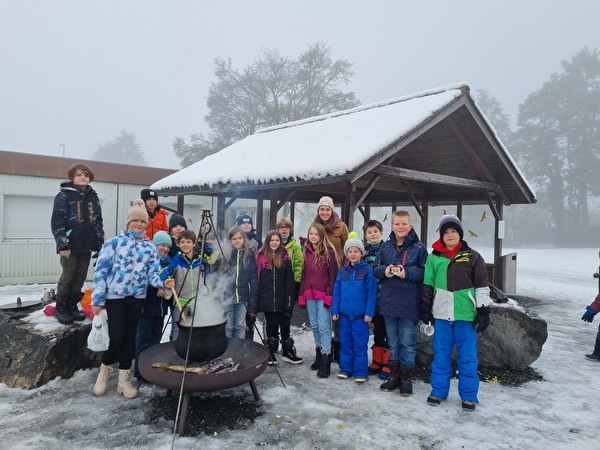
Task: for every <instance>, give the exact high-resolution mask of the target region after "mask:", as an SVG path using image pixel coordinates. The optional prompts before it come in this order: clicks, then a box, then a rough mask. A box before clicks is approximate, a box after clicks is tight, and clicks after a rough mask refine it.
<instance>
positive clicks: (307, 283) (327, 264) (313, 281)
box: [298, 223, 339, 378]
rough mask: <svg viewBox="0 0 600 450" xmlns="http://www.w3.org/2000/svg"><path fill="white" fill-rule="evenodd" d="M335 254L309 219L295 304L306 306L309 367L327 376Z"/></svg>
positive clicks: (336, 265)
mask: <svg viewBox="0 0 600 450" xmlns="http://www.w3.org/2000/svg"><path fill="white" fill-rule="evenodd" d="M337 261H338V257H337V254H336V252H335V249H334V248H333V246H332V245H331V243H330V242H329V239H327V232H326V231H325V227H324V226H323V225H321V224H318V223H313V224H312V225H311V226H310V227H309V229H308V242H307V243H306V244H305V246H304V265H303V267H302V278H301V281H300V295H299V296H298V305H299V306H300V308H307V309H308V319H309V321H310V327H311V328H312V331H313V336H314V339H315V347H316V352H317V354H316V358H315V362H314V363H312V365H311V366H310V368H311V369H312V370H318V372H317V375H318V376H319V377H321V378H327V377H328V376H329V374H330V372H331V310H330V308H331V300H332V297H333V285H334V283H335V278H336V276H337V272H338V268H339V267H338V263H337Z"/></svg>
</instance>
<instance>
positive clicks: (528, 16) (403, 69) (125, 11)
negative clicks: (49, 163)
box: [0, 0, 600, 168]
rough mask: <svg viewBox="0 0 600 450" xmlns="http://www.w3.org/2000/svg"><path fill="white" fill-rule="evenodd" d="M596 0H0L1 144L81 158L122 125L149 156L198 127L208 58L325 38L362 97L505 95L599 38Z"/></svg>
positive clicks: (237, 58)
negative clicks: (458, 89) (434, 91)
mask: <svg viewBox="0 0 600 450" xmlns="http://www.w3.org/2000/svg"><path fill="white" fill-rule="evenodd" d="M598 17H600V2H598V1H596V0H573V1H571V2H566V1H564V0H528V1H522V0H520V1H517V0H504V1H492V0H490V1H485V2H482V1H480V0H472V1H464V0H455V1H452V2H446V1H441V0H439V1H419V2H408V1H400V0H386V1H374V2H365V1H364V0H327V1H323V0H286V1H275V0H260V1H254V2H249V1H247V0H236V1H225V0H224V1H199V0H163V1H158V0H97V1H81V0H52V1H48V0H0V150H10V151H21V152H28V153H36V154H45V155H53V156H61V155H62V152H63V147H62V146H61V144H64V145H65V156H67V157H71V158H77V157H81V158H84V159H85V158H90V157H91V155H92V154H93V153H94V152H95V151H96V150H97V148H98V146H99V145H100V144H104V143H105V142H107V141H111V140H113V139H114V138H115V137H116V136H117V135H118V134H119V133H120V131H121V130H123V129H125V130H127V132H129V133H133V134H134V135H135V136H136V138H137V142H138V143H139V144H140V147H141V149H142V151H143V152H144V153H145V156H146V160H147V161H148V163H149V165H151V166H155V167H166V168H179V160H178V159H177V158H176V157H175V156H174V155H173V152H172V141H173V138H174V137H175V136H179V137H183V138H185V139H186V140H188V139H189V136H190V135H191V134H193V133H197V132H199V131H202V132H204V133H206V132H207V131H208V127H207V125H206V123H205V121H204V116H205V115H206V114H207V113H208V110H207V108H206V96H207V95H208V86H209V83H210V82H211V81H214V80H215V78H214V75H213V69H214V63H213V61H214V58H216V57H222V58H229V57H230V58H232V60H233V64H234V67H235V68H237V69H240V70H241V69H243V67H245V66H246V65H247V64H249V63H250V62H252V60H253V59H254V58H256V57H258V56H260V54H261V51H262V49H265V48H277V49H279V51H280V53H281V54H282V55H283V56H289V57H290V58H297V57H298V56H299V55H300V54H301V53H302V52H304V51H306V50H307V49H308V46H309V45H310V44H313V43H315V42H317V41H325V42H327V43H328V44H329V46H330V47H331V49H332V56H333V58H334V59H347V60H348V61H350V62H351V63H353V64H354V65H353V70H354V72H355V75H354V77H353V79H352V83H351V84H350V85H348V86H345V87H343V88H342V89H343V90H346V91H354V92H355V93H356V95H357V97H358V98H359V99H360V101H361V102H362V103H363V104H366V103H373V102H378V101H383V100H387V99H390V98H394V97H400V96H404V95H408V94H411V93H415V92H419V91H422V90H426V89H430V88H434V87H438V86H443V85H447V84H451V83H456V82H466V83H467V84H469V86H470V87H471V89H472V90H473V91H475V90H476V89H486V90H488V91H489V93H490V94H491V95H493V96H495V97H496V98H497V99H498V100H499V101H500V103H501V104H502V106H503V108H504V110H505V112H506V113H508V114H509V115H510V116H511V119H512V121H513V123H514V122H515V121H516V116H517V112H518V105H519V103H522V102H523V101H524V100H525V99H526V98H527V95H529V94H530V93H531V92H533V91H535V90H539V89H540V88H541V87H542V84H543V83H544V82H546V81H547V80H548V79H549V77H550V74H551V73H553V72H560V71H561V66H560V61H561V60H565V59H566V60H570V59H571V57H572V56H573V55H574V54H575V53H576V52H578V51H579V50H581V49H582V48H583V47H584V46H588V47H589V48H590V49H595V48H600V32H599V31H598V24H597V21H598Z"/></svg>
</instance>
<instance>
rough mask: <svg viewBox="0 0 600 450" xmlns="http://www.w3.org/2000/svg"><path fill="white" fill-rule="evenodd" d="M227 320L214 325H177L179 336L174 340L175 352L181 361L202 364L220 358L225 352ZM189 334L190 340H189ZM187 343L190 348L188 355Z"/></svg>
mask: <svg viewBox="0 0 600 450" xmlns="http://www.w3.org/2000/svg"><path fill="white" fill-rule="evenodd" d="M226 323H227V320H225V321H224V322H221V323H217V324H215V325H208V326H199V325H194V326H191V327H190V326H188V325H183V324H181V323H178V324H177V326H178V327H179V334H178V335H177V339H176V340H175V352H176V353H177V356H179V357H180V358H181V359H184V360H185V359H186V355H187V360H188V361H193V362H203V361H210V360H211V359H215V358H216V357H217V356H221V355H222V354H223V353H225V350H227V344H228V339H227V335H226V334H225V324H226ZM190 334H191V340H190ZM188 343H189V346H190V349H189V353H188Z"/></svg>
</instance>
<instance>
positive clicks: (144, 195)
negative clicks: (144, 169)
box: [140, 189, 158, 202]
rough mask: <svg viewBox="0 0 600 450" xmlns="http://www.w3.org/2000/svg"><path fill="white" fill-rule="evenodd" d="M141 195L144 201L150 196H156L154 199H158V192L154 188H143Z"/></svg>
mask: <svg viewBox="0 0 600 450" xmlns="http://www.w3.org/2000/svg"><path fill="white" fill-rule="evenodd" d="M140 197H142V200H144V202H145V201H146V200H148V199H149V198H150V197H154V199H155V200H156V201H158V194H157V193H156V191H155V190H154V189H142V192H140Z"/></svg>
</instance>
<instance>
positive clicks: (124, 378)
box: [117, 369, 138, 398]
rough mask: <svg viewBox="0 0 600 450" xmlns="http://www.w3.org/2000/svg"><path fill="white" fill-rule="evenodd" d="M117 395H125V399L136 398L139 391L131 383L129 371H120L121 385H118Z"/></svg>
mask: <svg viewBox="0 0 600 450" xmlns="http://www.w3.org/2000/svg"><path fill="white" fill-rule="evenodd" d="M117 393H118V394H123V397H125V398H135V397H137V396H138V391H137V389H136V388H134V387H133V384H131V381H129V370H125V369H119V384H117Z"/></svg>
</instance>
